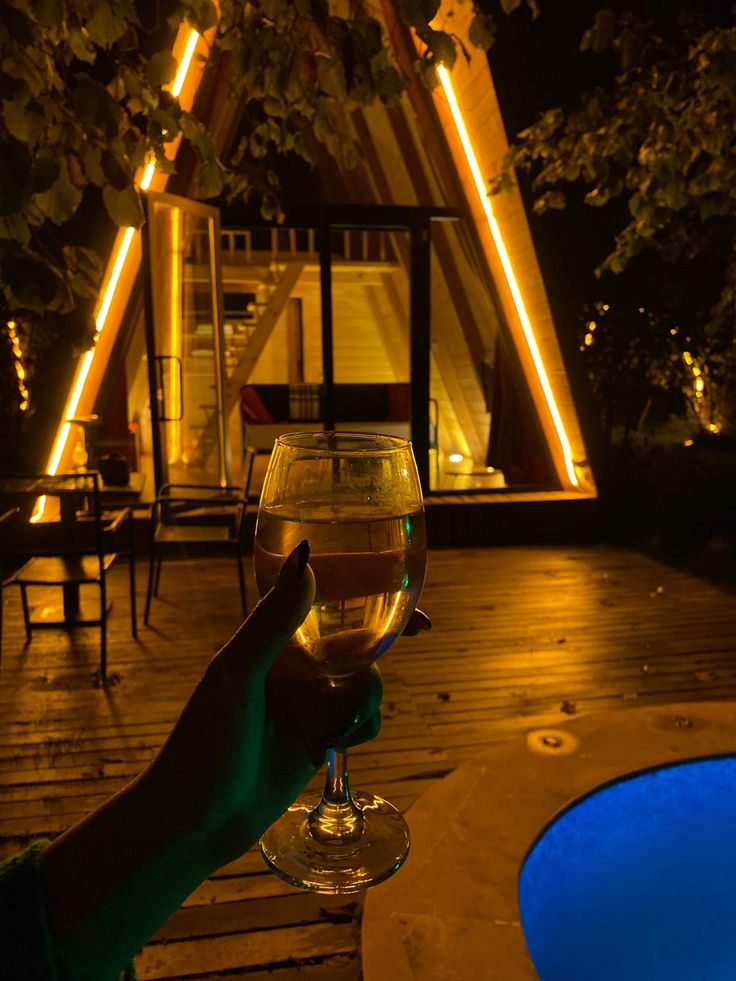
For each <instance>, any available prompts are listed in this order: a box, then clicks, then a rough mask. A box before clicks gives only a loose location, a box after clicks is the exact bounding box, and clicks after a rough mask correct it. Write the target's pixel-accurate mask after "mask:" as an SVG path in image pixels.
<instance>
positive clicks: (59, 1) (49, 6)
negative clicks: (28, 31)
mask: <svg viewBox="0 0 736 981" xmlns="http://www.w3.org/2000/svg"><path fill="white" fill-rule="evenodd" d="M31 12H32V14H33V16H34V18H35V19H36V20H37V21H38V23H39V24H43V26H44V27H58V26H59V24H61V22H62V20H63V19H64V3H63V0H32V2H31Z"/></svg>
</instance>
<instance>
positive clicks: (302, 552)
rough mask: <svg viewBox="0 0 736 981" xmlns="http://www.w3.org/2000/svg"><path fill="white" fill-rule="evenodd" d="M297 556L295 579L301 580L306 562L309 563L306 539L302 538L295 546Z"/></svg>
mask: <svg viewBox="0 0 736 981" xmlns="http://www.w3.org/2000/svg"><path fill="white" fill-rule="evenodd" d="M297 555H298V562H297V568H296V574H297V578H299V579H301V578H302V576H303V575H304V570H305V569H306V568H307V562H309V542H308V541H307V539H306V538H303V539H302V540H301V541H300V542H299V544H298V545H297Z"/></svg>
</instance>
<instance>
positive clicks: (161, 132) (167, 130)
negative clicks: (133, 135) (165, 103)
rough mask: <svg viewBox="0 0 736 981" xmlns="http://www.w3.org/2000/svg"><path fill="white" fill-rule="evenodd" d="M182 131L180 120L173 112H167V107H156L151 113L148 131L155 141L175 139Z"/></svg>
mask: <svg viewBox="0 0 736 981" xmlns="http://www.w3.org/2000/svg"><path fill="white" fill-rule="evenodd" d="M180 131H181V127H180V126H179V120H178V119H176V117H175V116H174V115H173V114H172V113H170V112H166V110H165V109H156V110H155V111H154V112H153V113H151V118H150V119H149V122H148V132H149V135H150V136H151V138H152V139H153V140H154V141H155V142H160V141H161V140H163V141H164V142H168V141H169V140H173V139H174V137H175V136H177V135H178V134H179V132H180Z"/></svg>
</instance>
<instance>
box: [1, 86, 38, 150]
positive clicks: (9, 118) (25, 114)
mask: <svg viewBox="0 0 736 981" xmlns="http://www.w3.org/2000/svg"><path fill="white" fill-rule="evenodd" d="M3 122H4V123H5V126H6V127H7V129H8V131H9V132H10V133H11V134H12V135H13V136H15V137H16V138H17V139H19V140H22V141H23V142H24V143H27V144H28V145H29V146H31V147H34V146H35V145H36V143H37V142H38V139H39V137H40V136H41V134H42V133H43V131H44V128H45V122H46V121H45V119H44V115H43V110H42V109H41V107H40V106H39V105H38V104H37V103H36V102H34V101H32V100H31V93H30V92H29V91H28V89H27V88H25V86H24V87H23V89H21V90H19V91H18V92H17V94H16V96H15V98H14V99H13V100H12V101H8V100H3Z"/></svg>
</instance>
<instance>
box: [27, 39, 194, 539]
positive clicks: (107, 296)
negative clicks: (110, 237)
mask: <svg viewBox="0 0 736 981" xmlns="http://www.w3.org/2000/svg"><path fill="white" fill-rule="evenodd" d="M198 40H199V34H198V33H197V31H194V30H192V31H191V32H190V34H189V37H188V38H187V43H186V46H185V48H184V53H183V55H182V57H181V60H180V61H179V66H178V68H177V72H176V77H175V79H174V83H173V85H172V87H171V94H172V95H174V96H175V97H178V96H179V95H180V94H181V91H182V88H183V87H184V82H185V80H186V77H187V72H188V71H189V66H190V65H191V63H192V57H193V56H194V51H195V49H196V47H197V41H198ZM155 171H156V161H155V160H149V162H148V163H147V164H146V167H145V169H144V171H143V173H142V174H141V176H140V178H139V179H138V180H137V181H136V183H137V184H138V186H139V187H140V188H141V189H142V190H144V191H146V190H148V188H149V187H150V186H151V181H152V180H153V175H154V173H155ZM134 234H135V229H134V228H126V229H125V232H124V234H123V237H122V239H121V240H120V244H119V246H118V249H117V252H116V253H115V255H114V257H113V258H112V270H111V272H110V277H109V279H108V281H107V286H106V288H105V292H104V294H103V296H102V300H101V302H100V305H99V308H98V311H97V315H96V316H95V331H96V333H97V334H100V333H101V332H102V330H103V328H104V326H105V321H106V320H107V316H108V314H109V312H110V306H111V305H112V302H113V299H114V297H115V292H116V290H117V285H118V281H119V280H120V276H121V273H122V271H123V268H124V266H125V260H126V259H127V257H128V252H129V251H130V244H131V242H132V241H133V235H134ZM94 354H95V349H94V347H93V348H91V349H90V350H89V351H87V352H86V354H85V355H84V357H83V359H82V361H81V363H80V365H79V366H78V368H77V371H76V374H75V377H74V382H73V387H72V394H71V395H70V397H69V400H68V401H67V405H66V410H65V412H64V415H63V416H62V418H63V419H69V418H70V417H71V416H73V415H74V414H75V412H76V410H77V406H78V405H79V400H80V398H81V397H82V392H83V390H84V384H85V382H86V380H87V376H88V375H89V370H90V367H91V365H92V359H93V358H94ZM26 404H27V403H26ZM69 428H70V427H69V423H67V422H63V423H62V424H61V426H60V427H59V430H58V432H57V434H56V440H55V442H54V446H53V448H52V450H51V457H50V459H49V463H48V466H47V468H46V469H47V472H48V473H50V474H55V473H56V472H57V470H58V468H59V464H60V463H61V458H62V456H63V454H64V450H65V448H66V443H67V439H68V438H69ZM44 501H45V498H40V499H39V504H38V505H37V507H36V511H35V512H34V516H33V517H34V520H36V521H38V520H40V518H41V516H42V514H43V502H44Z"/></svg>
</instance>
